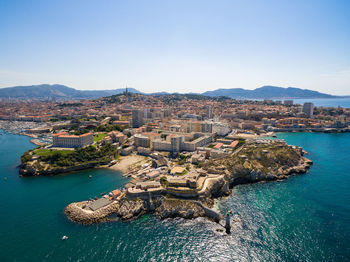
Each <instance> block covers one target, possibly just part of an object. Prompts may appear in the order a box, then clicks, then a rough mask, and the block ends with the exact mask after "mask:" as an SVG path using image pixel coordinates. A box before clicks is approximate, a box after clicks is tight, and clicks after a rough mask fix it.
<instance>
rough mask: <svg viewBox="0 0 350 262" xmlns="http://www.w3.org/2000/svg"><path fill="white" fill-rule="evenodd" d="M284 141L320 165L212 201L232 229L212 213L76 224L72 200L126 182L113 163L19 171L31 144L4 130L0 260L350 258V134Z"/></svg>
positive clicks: (0, 135)
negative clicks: (47, 172)
mask: <svg viewBox="0 0 350 262" xmlns="http://www.w3.org/2000/svg"><path fill="white" fill-rule="evenodd" d="M278 138H283V139H285V140H286V141H287V142H288V143H290V144H292V145H298V146H302V147H304V149H305V150H306V151H308V152H309V154H308V158H310V159H311V160H313V161H314V165H313V166H312V167H311V169H310V171H309V172H308V173H307V174H303V175H296V176H292V177H290V178H289V179H287V180H283V181H276V182H268V183H257V184H248V185H239V186H236V187H234V188H233V190H232V195H231V196H229V197H227V198H224V199H221V200H218V201H217V202H216V204H215V208H217V209H218V210H219V211H220V212H221V213H222V214H225V213H226V212H227V211H228V210H232V212H233V214H234V217H235V221H233V228H232V233H231V234H230V235H226V234H224V233H222V232H218V231H217V228H218V225H217V224H215V223H213V222H211V221H208V220H206V219H205V218H198V219H194V220H184V219H167V220H160V219H158V218H157V217H155V216H153V215H145V216H143V217H141V218H140V219H137V220H134V221H131V222H110V223H102V224H95V225H89V226H83V225H79V224H75V223H72V222H70V221H69V220H68V219H67V218H66V217H65V216H64V214H63V210H64V207H65V206H66V205H67V204H69V203H71V202H73V201H81V200H86V199H89V198H93V197H95V196H99V194H100V193H103V192H108V191H110V190H112V189H115V188H120V187H123V185H125V183H127V182H128V179H127V178H125V177H123V176H122V174H121V173H119V172H116V171H112V170H108V169H93V170H88V171H82V172H75V173H70V174H65V175H55V176H45V177H19V175H18V165H19V164H20V160H19V159H20V156H21V155H22V153H23V152H25V151H26V150H28V149H31V148H33V147H34V145H33V144H31V143H30V142H29V140H30V138H28V137H26V136H20V135H13V134H9V133H6V132H5V131H1V130H0V225H1V226H0V261H2V262H6V261H350V169H349V163H350V133H344V134H322V133H281V134H278ZM90 175H91V176H92V178H89V176H90ZM63 235H66V236H68V239H67V240H65V241H62V240H61V238H62V236H63Z"/></svg>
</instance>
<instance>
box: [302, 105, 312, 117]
mask: <svg viewBox="0 0 350 262" xmlns="http://www.w3.org/2000/svg"><path fill="white" fill-rule="evenodd" d="M303 112H304V113H305V114H306V115H307V117H310V118H311V117H312V116H313V114H314V104H313V103H304V105H303Z"/></svg>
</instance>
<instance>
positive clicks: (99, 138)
mask: <svg viewBox="0 0 350 262" xmlns="http://www.w3.org/2000/svg"><path fill="white" fill-rule="evenodd" d="M106 136H107V134H106V133H101V134H95V135H94V142H99V141H101V140H102V139H103V138H105V137H106Z"/></svg>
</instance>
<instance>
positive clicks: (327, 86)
mask: <svg viewBox="0 0 350 262" xmlns="http://www.w3.org/2000/svg"><path fill="white" fill-rule="evenodd" d="M349 13H350V2H348V1H329V0H325V1H301V0H299V1H292V2H281V1H263V2H261V1H251V2H249V3H247V2H246V1H227V0H219V1H206V0H201V1H198V0H195V1H184V0H181V1H160V0H157V1H155V0H152V1H128V2H125V1H104V2H103V4H102V3H101V2H96V1H82V0H77V1H59V0H53V1H40V0H38V1H37V0H34V1H30V2H28V1H16V0H14V1H3V0H0V36H1V39H2V40H1V42H0V88H4V87H11V86H17V85H36V84H43V83H49V84H54V83H58V84H62V85H66V86H69V87H72V88H75V89H79V90H107V89H119V88H124V87H125V86H128V87H132V88H135V89H137V90H139V91H142V92H145V93H153V92H162V91H164V92H169V93H174V92H178V93H189V92H193V93H202V92H205V91H211V90H215V89H218V88H225V89H227V88H243V89H250V90H252V89H255V88H258V87H261V86H264V85H273V86H280V87H297V88H301V89H309V90H315V91H319V92H322V93H327V94H332V95H350V94H349V91H348V90H350V88H349V87H350V49H349V46H350V22H349V18H348V17H349Z"/></svg>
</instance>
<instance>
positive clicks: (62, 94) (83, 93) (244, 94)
mask: <svg viewBox="0 0 350 262" xmlns="http://www.w3.org/2000/svg"><path fill="white" fill-rule="evenodd" d="M128 91H129V92H131V93H138V94H145V93H142V92H140V91H138V90H136V89H134V88H128ZM123 92H125V88H120V89H113V90H77V89H74V88H71V87H68V86H64V85H48V84H43V85H32V86H14V87H6V88H0V99H18V100H26V99H31V100H74V99H95V98H100V97H105V96H111V95H117V94H121V93H123ZM173 94H176V93H173ZM151 95H155V96H162V95H172V94H170V93H168V92H157V93H152V94H151ZM187 95H196V96H200V95H202V96H209V97H230V98H236V99H284V98H339V96H333V95H328V94H323V93H320V92H317V91H312V90H307V89H300V88H295V87H288V88H283V87H277V86H263V87H260V88H256V89H254V90H247V89H242V88H232V89H217V90H214V91H207V92H204V93H202V94H197V93H187Z"/></svg>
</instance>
